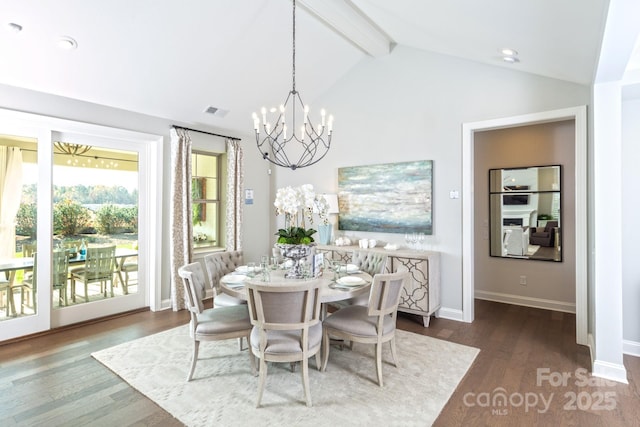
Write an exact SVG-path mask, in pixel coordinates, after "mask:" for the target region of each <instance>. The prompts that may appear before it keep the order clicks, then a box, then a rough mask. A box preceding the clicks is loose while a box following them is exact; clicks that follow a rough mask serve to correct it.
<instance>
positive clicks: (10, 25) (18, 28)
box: [7, 22, 22, 33]
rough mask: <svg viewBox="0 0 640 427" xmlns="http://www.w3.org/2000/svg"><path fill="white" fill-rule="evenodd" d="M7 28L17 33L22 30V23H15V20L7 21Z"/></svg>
mask: <svg viewBox="0 0 640 427" xmlns="http://www.w3.org/2000/svg"><path fill="white" fill-rule="evenodd" d="M7 28H8V29H9V31H13V32H14V33H19V32H20V31H22V25H20V24H16V23H15V22H9V23H8V24H7Z"/></svg>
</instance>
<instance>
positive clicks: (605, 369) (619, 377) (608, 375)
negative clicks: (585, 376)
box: [592, 360, 629, 384]
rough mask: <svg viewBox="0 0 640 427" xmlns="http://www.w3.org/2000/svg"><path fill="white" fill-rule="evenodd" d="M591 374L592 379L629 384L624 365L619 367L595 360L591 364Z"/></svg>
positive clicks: (615, 364)
mask: <svg viewBox="0 0 640 427" xmlns="http://www.w3.org/2000/svg"><path fill="white" fill-rule="evenodd" d="M592 374H593V376H594V377H600V378H604V379H607V380H611V381H617V382H619V383H622V384H629V382H628V381H627V369H626V368H625V367H624V365H619V364H617V363H611V362H604V361H602V360H596V361H595V362H594V363H593V372H592Z"/></svg>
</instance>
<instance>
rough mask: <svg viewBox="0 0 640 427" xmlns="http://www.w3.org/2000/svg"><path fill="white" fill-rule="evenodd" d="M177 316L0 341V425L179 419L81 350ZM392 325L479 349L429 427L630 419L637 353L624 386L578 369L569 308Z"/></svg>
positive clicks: (496, 307) (138, 316) (639, 375)
mask: <svg viewBox="0 0 640 427" xmlns="http://www.w3.org/2000/svg"><path fill="white" fill-rule="evenodd" d="M187 322H188V313H187V312H186V311H182V312H178V313H175V312H170V311H164V312H158V313H153V312H141V313H134V314H130V315H127V316H122V317H118V318H115V319H110V320H106V321H103V322H97V323H92V324H87V325H83V326H80V327H76V328H71V329H65V330H62V331H58V332H55V333H50V334H46V335H43V336H38V337H33V338H29V339H26V340H22V341H18V342H12V343H9V344H5V345H0V392H1V395H2V397H1V398H0V425H2V426H13V425H22V426H38V425H43V426H44V425H46V426H58V425H60V426H82V425H91V426H101V425H105V426H115V425H117V426H179V425H181V423H180V422H178V421H177V420H175V419H174V418H173V417H172V416H171V415H170V414H168V413H166V412H165V411H164V410H162V409H161V408H160V407H158V406H157V405H155V404H154V403H153V402H151V401H150V400H149V399H147V398H145V397H144V396H143V395H142V394H140V393H139V392H137V391H136V390H134V389H132V388H131V387H129V386H128V385H127V384H126V383H124V382H123V381H122V380H120V378H119V377H117V376H116V375H115V374H113V373H112V372H111V371H110V370H109V369H107V368H105V367H104V366H102V365H101V364H100V363H99V362H97V361H96V360H94V359H93V358H92V357H91V353H92V352H93V351H97V350H100V349H103V348H107V347H110V346H113V345H115V344H119V343H121V342H125V341H129V340H133V339H136V338H138V337H141V336H145V335H150V334H153V333H156V332H160V331H162V330H165V329H169V328H172V327H175V326H178V325H182V324H185V323H187ZM398 327H399V328H401V329H404V330H407V331H411V332H415V333H418V334H423V335H428V336H432V337H435V338H440V339H444V340H447V341H452V342H456V343H460V344H465V345H470V346H474V347H477V348H479V349H481V352H480V354H479V355H478V357H477V358H476V361H475V362H474V364H473V366H472V367H471V369H470V370H469V372H468V373H467V375H466V376H465V378H464V379H463V381H462V382H461V384H460V385H459V387H458V389H457V390H456V392H455V393H454V394H453V396H452V397H451V399H450V400H449V402H448V403H447V405H446V406H445V408H444V409H443V411H442V413H441V414H440V416H439V417H438V419H437V421H436V422H435V425H436V426H502V425H504V426H533V425H562V426H631V425H638V423H639V420H640V394H639V389H638V384H639V383H640V359H639V358H635V357H629V356H625V358H624V362H625V366H626V367H627V370H628V373H629V384H628V385H623V384H617V383H608V382H605V381H603V380H601V379H596V378H591V377H589V376H588V375H584V376H583V371H582V369H587V368H588V366H589V352H588V349H587V348H586V347H582V346H578V345H577V344H575V316H574V315H571V314H566V313H559V312H552V311H546V310H538V309H532V308H526V307H518V306H512V305H508V304H499V303H493V302H488V301H480V300H478V301H476V320H475V321H474V322H473V323H472V324H466V323H460V322H455V321H450V320H445V319H432V320H431V326H430V327H429V328H423V327H422V324H421V319H418V318H415V317H412V316H411V315H406V314H400V316H399V319H398ZM400 356H401V353H400ZM540 369H548V370H547V371H544V372H546V373H547V375H546V376H544V375H542V374H538V370H540ZM386 374H387V375H392V368H388V369H387V371H386ZM562 378H566V379H565V380H563V379H562ZM556 380H558V383H556V382H555V381H556ZM501 396H504V397H506V402H505V401H503V400H500V397H501ZM527 402H528V403H527ZM501 403H504V405H502V404H501ZM547 403H548V404H547ZM347 423H348V421H346V422H345V424H347ZM351 425H357V420H354V421H353V422H352V423H351ZM416 425H421V424H420V422H419V420H416Z"/></svg>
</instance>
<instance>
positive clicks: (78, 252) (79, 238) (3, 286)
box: [0, 110, 162, 341]
mask: <svg viewBox="0 0 640 427" xmlns="http://www.w3.org/2000/svg"><path fill="white" fill-rule="evenodd" d="M7 115H8V116H9V118H10V120H5V119H7V117H6V116H7ZM56 129H65V130H64V131H60V130H56ZM158 140H161V138H159V137H155V138H154V136H152V135H147V134H138V133H134V132H128V131H122V130H117V129H111V128H103V127H97V126H92V125H86V124H81V123H74V122H67V121H60V120H58V119H52V118H43V117H40V116H32V115H23V114H20V113H13V112H6V111H3V110H0V189H12V190H3V192H2V194H0V217H1V219H2V227H1V228H0V232H1V233H2V236H3V237H2V240H1V242H2V243H4V244H5V247H0V300H1V301H0V341H2V340H5V339H9V338H14V337H18V336H22V335H26V334H29V333H34V332H38V331H41V330H46V329H49V328H53V327H58V326H62V325H68V324H72V323H77V322H81V321H85V320H90V319H94V318H99V317H103V316H108V315H112V314H115V313H120V312H125V311H128V310H132V309H136V308H140V307H144V306H149V305H150V306H151V307H152V308H156V307H158V305H159V304H158V299H159V298H158V295H159V289H156V288H155V287H151V286H150V284H152V283H153V284H155V283H157V282H159V281H158V280H156V277H157V274H158V266H157V264H156V261H155V259H156V257H152V256H150V255H149V253H150V248H156V247H157V246H158V239H159V234H160V233H159V230H160V224H161V213H159V212H160V209H159V204H160V198H159V197H156V196H158V195H159V194H160V191H161V190H160V186H161V184H158V183H157V182H156V181H160V180H154V179H150V177H151V175H155V176H157V175H158V168H157V167H156V166H153V165H154V164H155V163H157V159H158V158H161V151H162V150H161V148H159V149H157V147H155V144H157V143H158ZM150 159H153V161H151V160H150ZM160 182H161V181H160ZM151 211H153V212H157V213H156V214H154V216H153V217H152V218H151V219H150V220H147V221H141V220H140V219H139V218H143V217H147V218H149V217H150V215H149V212H151ZM5 235H6V236H5ZM5 237H7V238H5Z"/></svg>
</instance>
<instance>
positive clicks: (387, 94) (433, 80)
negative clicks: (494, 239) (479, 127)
mask: <svg viewBox="0 0 640 427" xmlns="http://www.w3.org/2000/svg"><path fill="white" fill-rule="evenodd" d="M514 70H517V65H516V66H515V67H514ZM299 90H300V91H301V93H302V94H303V95H304V87H300V88H299ZM588 103H589V88H588V87H586V86H581V85H577V84H572V83H567V82H563V81H560V80H554V79H549V78H544V77H538V76H534V75H530V74H525V73H521V72H518V71H511V70H508V69H504V68H498V67H491V66H487V65H482V64H477V63H473V62H470V61H466V60H462V59H458V58H454V57H449V56H444V55H439V54H434V53H428V52H423V51H419V50H415V49H411V48H406V47H402V46H398V47H396V48H395V49H394V50H393V52H392V53H391V54H390V55H388V56H386V57H383V58H377V59H375V60H373V59H365V60H363V61H362V62H361V63H360V64H358V66H356V67H354V69H353V70H352V71H351V72H350V73H349V74H347V75H346V76H345V77H344V78H343V79H341V80H340V81H339V82H338V83H337V84H336V85H335V86H334V87H333V88H331V90H330V91H329V92H328V93H327V94H325V96H324V97H323V98H322V99H321V100H319V101H315V102H314V105H313V107H314V108H317V107H325V108H327V109H328V110H330V111H331V113H332V114H333V115H334V116H335V122H334V132H335V133H334V139H333V142H332V148H331V151H330V152H329V154H328V155H327V157H326V158H325V159H323V160H322V161H321V162H320V163H318V164H316V165H314V166H311V167H309V168H305V169H300V170H296V171H290V170H285V169H282V168H278V170H277V171H276V172H277V175H276V181H275V184H276V187H282V186H284V185H299V184H303V183H311V184H313V185H314V187H315V188H316V190H318V191H322V192H325V191H326V192H335V191H336V190H337V185H338V183H337V172H338V168H339V167H343V166H354V165H366V164H376V163H389V162H402V161H409V160H424V159H430V160H434V194H433V196H434V203H433V206H434V214H433V225H434V235H433V236H431V237H430V239H429V241H428V244H429V245H431V246H432V247H433V249H434V250H438V251H440V252H442V305H443V307H445V308H448V309H451V310H458V311H460V310H462V268H461V265H462V230H461V219H462V206H461V200H460V199H450V198H449V191H450V190H458V191H460V190H461V179H462V170H461V167H462V164H461V163H462V162H461V159H462V136H461V135H462V124H463V123H465V122H474V121H480V120H488V119H493V118H500V117H508V116H514V115H519V114H527V113H534V112H540V111H547V110H554V109H559V108H565V107H575V106H578V105H585V104H588ZM255 155H256V156H257V155H258V153H257V150H256V152H255ZM273 224H274V222H272V227H273ZM354 235H356V234H355V233H354ZM356 236H372V237H375V238H376V239H378V240H379V241H383V242H384V241H390V242H393V243H399V244H404V236H402V235H393V234H380V233H358V234H357V235H356Z"/></svg>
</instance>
